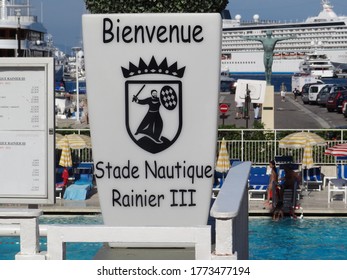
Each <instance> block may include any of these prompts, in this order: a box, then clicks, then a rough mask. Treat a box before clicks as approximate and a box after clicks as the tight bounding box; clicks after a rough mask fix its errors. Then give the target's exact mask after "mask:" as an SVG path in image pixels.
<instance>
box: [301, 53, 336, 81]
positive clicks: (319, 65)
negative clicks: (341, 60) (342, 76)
mask: <svg viewBox="0 0 347 280" xmlns="http://www.w3.org/2000/svg"><path fill="white" fill-rule="evenodd" d="M299 69H300V71H301V72H303V73H307V74H311V75H312V76H315V77H319V78H332V77H334V76H335V67H334V65H333V64H332V63H331V62H330V59H329V58H328V57H327V55H326V54H324V53H319V52H313V53H309V54H307V55H306V57H305V59H304V61H302V62H301V63H300V66H299Z"/></svg>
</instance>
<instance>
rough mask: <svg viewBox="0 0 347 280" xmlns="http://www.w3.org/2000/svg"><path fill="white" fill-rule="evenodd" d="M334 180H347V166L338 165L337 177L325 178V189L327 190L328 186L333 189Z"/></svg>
mask: <svg viewBox="0 0 347 280" xmlns="http://www.w3.org/2000/svg"><path fill="white" fill-rule="evenodd" d="M344 160H345V159H344ZM332 179H345V180H347V166H346V164H343V163H339V164H337V165H336V176H335V177H324V179H323V189H325V188H326V187H327V186H328V187H331V185H332V183H331V182H330V181H331V180H332Z"/></svg>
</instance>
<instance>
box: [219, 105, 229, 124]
mask: <svg viewBox="0 0 347 280" xmlns="http://www.w3.org/2000/svg"><path fill="white" fill-rule="evenodd" d="M228 110H229V106H228V104H224V103H223V104H220V105H219V112H221V114H222V115H221V118H222V119H223V126H224V120H225V119H226V117H227V116H226V115H225V114H226V113H227V112H228Z"/></svg>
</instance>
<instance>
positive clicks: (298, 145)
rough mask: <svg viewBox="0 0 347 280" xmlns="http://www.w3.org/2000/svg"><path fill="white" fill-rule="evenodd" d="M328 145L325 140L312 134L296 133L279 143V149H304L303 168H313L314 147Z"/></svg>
mask: <svg viewBox="0 0 347 280" xmlns="http://www.w3.org/2000/svg"><path fill="white" fill-rule="evenodd" d="M322 145H326V141H325V139H324V138H322V137H320V136H318V135H317V134H315V133H312V132H295V133H292V134H289V135H287V136H286V137H284V138H283V139H281V140H280V142H279V148H290V149H304V153H303V158H302V166H303V167H306V168H310V167H312V166H313V146H322Z"/></svg>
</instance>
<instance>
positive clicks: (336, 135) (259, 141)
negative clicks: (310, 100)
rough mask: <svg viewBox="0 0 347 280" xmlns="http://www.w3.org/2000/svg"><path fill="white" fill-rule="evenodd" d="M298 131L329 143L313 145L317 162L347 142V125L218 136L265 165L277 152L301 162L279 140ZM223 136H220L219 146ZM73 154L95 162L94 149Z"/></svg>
mask: <svg viewBox="0 0 347 280" xmlns="http://www.w3.org/2000/svg"><path fill="white" fill-rule="evenodd" d="M298 131H309V132H314V133H317V134H318V135H320V136H322V137H323V138H324V139H325V140H326V141H327V145H326V146H315V147H313V159H314V162H315V164H317V165H333V164H335V158H334V157H332V156H325V155H324V151H325V149H326V148H328V147H331V146H334V145H336V144H339V143H344V142H347V129H301V130H297V129H276V130H265V129H219V130H218V139H222V138H223V137H225V140H226V143H227V150H228V152H229V157H230V158H231V159H239V160H241V161H250V162H252V163H253V164H258V165H264V164H265V165H266V164H268V163H269V161H270V160H273V159H274V158H275V156H278V155H291V156H293V159H294V162H296V163H300V162H301V159H302V156H303V149H289V148H286V149H282V148H279V147H278V142H279V141H280V140H281V139H282V138H283V137H284V136H286V135H288V134H290V133H294V132H298ZM56 132H57V133H62V132H63V133H77V134H81V133H84V134H85V133H87V134H88V135H89V129H56ZM220 144H221V140H218V148H219V147H220ZM72 157H73V158H77V159H78V160H79V161H80V162H93V154H92V149H81V150H72Z"/></svg>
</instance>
